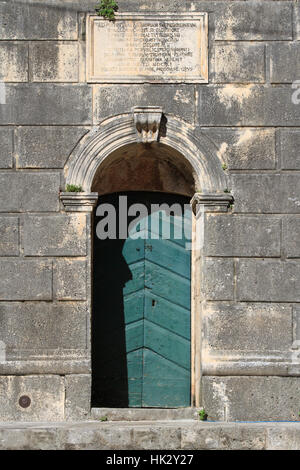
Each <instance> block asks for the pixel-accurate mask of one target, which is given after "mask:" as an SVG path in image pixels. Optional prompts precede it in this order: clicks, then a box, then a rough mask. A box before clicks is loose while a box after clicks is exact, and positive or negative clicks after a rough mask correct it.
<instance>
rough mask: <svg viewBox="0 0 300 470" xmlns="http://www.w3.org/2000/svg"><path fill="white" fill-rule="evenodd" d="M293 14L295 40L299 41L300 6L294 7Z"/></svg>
mask: <svg viewBox="0 0 300 470" xmlns="http://www.w3.org/2000/svg"><path fill="white" fill-rule="evenodd" d="M294 13H295V39H297V40H298V41H299V39H300V5H299V4H295V5H294Z"/></svg>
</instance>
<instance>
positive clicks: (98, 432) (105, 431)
mask: <svg viewBox="0 0 300 470" xmlns="http://www.w3.org/2000/svg"><path fill="white" fill-rule="evenodd" d="M83 426H84V427H83V429H82V430H80V429H78V426H76V425H74V426H73V428H71V429H66V430H65V431H64V432H63V433H62V442H63V446H64V450H111V449H114V450H120V449H122V450H131V449H135V447H134V445H133V438H132V433H133V431H132V428H131V427H128V426H120V425H118V427H117V428H116V427H108V426H107V423H102V426H99V424H98V423H93V426H88V427H86V426H85V425H84V424H83Z"/></svg>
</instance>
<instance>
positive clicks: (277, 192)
mask: <svg viewBox="0 0 300 470" xmlns="http://www.w3.org/2000/svg"><path fill="white" fill-rule="evenodd" d="M230 179H231V184H232V194H233V196H234V211H235V212H244V213H245V212H251V213H256V214H259V213H271V214H288V213H291V214H297V213H298V214H299V213H300V179H299V176H298V175H297V174H281V175H263V174H256V175H249V174H248V175H245V174H244V175H243V174H235V175H231V177H230Z"/></svg>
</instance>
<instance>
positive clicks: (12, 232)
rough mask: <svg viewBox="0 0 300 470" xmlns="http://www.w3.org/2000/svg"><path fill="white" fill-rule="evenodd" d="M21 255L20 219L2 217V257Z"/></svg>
mask: <svg viewBox="0 0 300 470" xmlns="http://www.w3.org/2000/svg"><path fill="white" fill-rule="evenodd" d="M18 255H19V219H18V217H0V256H18Z"/></svg>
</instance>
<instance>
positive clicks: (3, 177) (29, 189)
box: [0, 172, 60, 212]
mask: <svg viewBox="0 0 300 470" xmlns="http://www.w3.org/2000/svg"><path fill="white" fill-rule="evenodd" d="M59 186H60V175H59V173H34V172H11V173H8V172H2V173H0V212H52V211H54V212H55V211H58V209H59Z"/></svg>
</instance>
